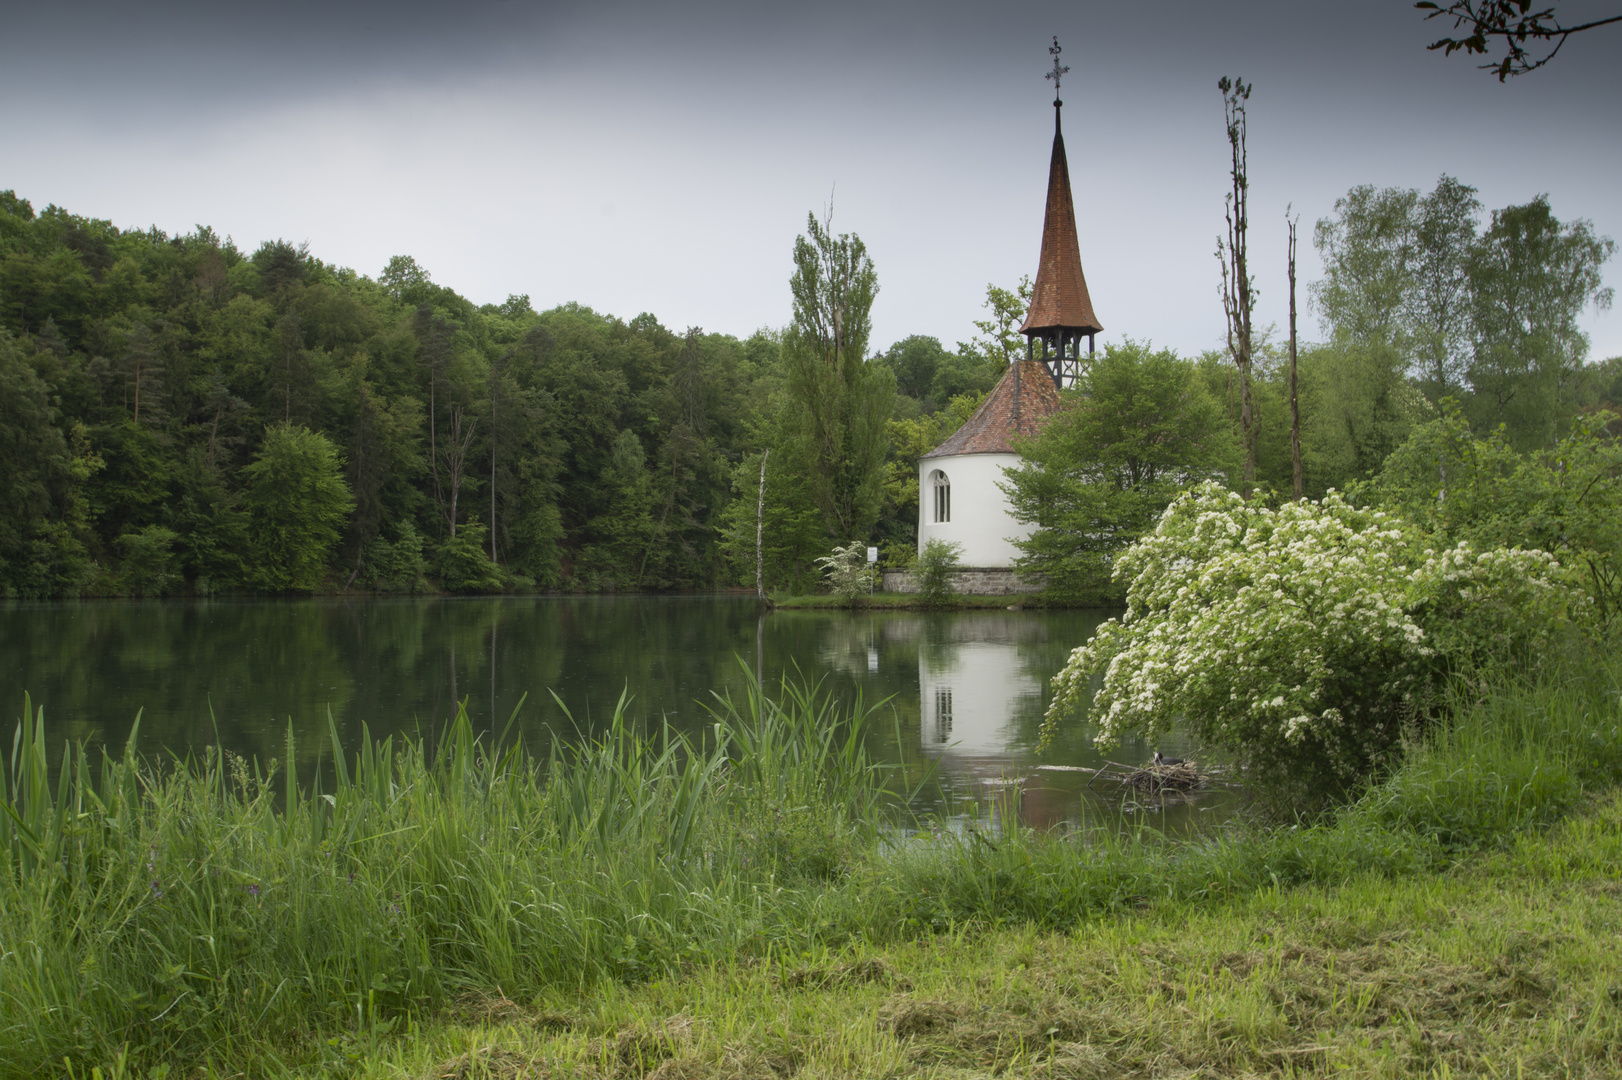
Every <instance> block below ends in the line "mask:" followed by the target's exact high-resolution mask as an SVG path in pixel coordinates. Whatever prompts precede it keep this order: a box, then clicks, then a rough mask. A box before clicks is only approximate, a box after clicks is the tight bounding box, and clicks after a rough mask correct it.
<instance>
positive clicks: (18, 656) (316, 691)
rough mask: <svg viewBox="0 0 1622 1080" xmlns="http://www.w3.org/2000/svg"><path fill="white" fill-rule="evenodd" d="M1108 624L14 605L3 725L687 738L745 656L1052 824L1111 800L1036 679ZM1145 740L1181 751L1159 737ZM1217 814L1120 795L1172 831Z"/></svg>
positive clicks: (452, 609) (991, 617)
mask: <svg viewBox="0 0 1622 1080" xmlns="http://www.w3.org/2000/svg"><path fill="white" fill-rule="evenodd" d="M1110 614H1112V612H1108V611H1096V610H1095V611H973V612H940V613H936V612H928V613H926V612H907V611H887V612H854V613H853V612H835V611H775V612H770V613H765V614H762V613H761V612H760V610H759V608H758V606H757V605H756V603H755V601H754V600H753V598H750V597H736V596H671V597H647V596H637V597H614V596H606V597H605V596H591V597H510V596H509V597H497V598H489V597H478V598H398V599H332V598H321V599H308V600H229V599H227V600H218V599H213V600H193V601H172V600H171V601H80V602H54V603H8V604H4V605H0V694H5V695H7V697H6V699H5V700H6V701H7V702H8V706H7V708H6V709H5V711H4V713H3V714H0V715H4V716H6V717H7V718H8V719H12V718H15V717H17V716H18V715H20V713H21V707H22V695H23V692H24V691H27V692H29V693H30V694H32V695H33V700H34V702H35V704H36V705H43V706H44V708H45V719H46V727H47V734H48V736H49V738H50V739H51V740H52V742H53V745H54V747H55V753H56V754H57V755H60V753H61V747H62V746H63V745H64V744H65V743H66V742H69V741H83V742H85V743H87V744H89V745H97V744H101V745H105V746H107V747H108V748H110V749H117V748H120V747H122V746H123V744H124V742H125V741H126V740H127V738H128V736H129V731H130V727H131V724H132V722H133V721H134V719H135V716H136V713H137V712H138V711H140V712H141V715H142V718H141V730H140V735H139V745H140V747H141V748H142V749H143V750H144V751H145V752H147V753H154V752H157V751H160V750H162V751H169V752H173V753H175V754H181V755H183V754H184V753H185V752H186V751H187V749H188V748H191V747H201V746H205V745H210V744H213V743H215V742H218V743H220V744H221V745H223V746H224V747H226V748H227V749H229V750H232V751H234V752H236V753H238V754H241V755H243V756H244V757H250V758H251V757H255V756H257V757H258V758H259V760H261V761H266V760H268V759H270V758H276V759H278V760H282V759H285V757H286V738H287V731H288V726H289V724H290V723H291V725H292V729H293V732H294V737H295V745H296V747H297V757H298V759H299V761H300V767H301V772H302V773H303V774H304V775H306V776H308V775H309V771H310V769H312V768H313V767H314V762H315V759H316V756H317V754H318V753H324V752H326V750H327V746H328V745H329V740H328V736H327V723H328V721H327V717H328V715H329V713H330V715H331V716H332V718H333V719H334V721H336V723H337V726H338V731H339V733H340V735H341V737H342V738H343V739H344V740H345V743H346V745H349V746H354V745H356V744H357V743H358V742H359V740H360V738H361V732H362V726H363V725H364V726H365V727H366V728H367V729H369V730H370V731H371V733H372V734H373V735H374V736H383V735H388V734H415V733H418V732H421V733H424V734H430V733H432V732H433V731H434V730H436V729H437V728H438V727H439V726H441V725H443V724H444V722H445V720H446V719H447V718H449V717H450V716H452V715H454V713H455V709H456V703H457V702H458V701H466V703H467V709H468V714H469V716H470V717H472V719H473V722H474V724H475V726H477V727H479V728H481V729H484V730H488V731H491V732H492V733H498V732H500V731H501V730H503V729H504V728H505V727H506V725H507V720H508V718H509V717H510V716H511V715H512V714H513V711H514V709H518V710H519V711H518V714H517V720H516V722H515V724H514V730H515V731H516V732H517V733H518V734H519V735H520V736H521V737H523V738H524V739H525V740H526V741H527V742H528V743H529V744H530V745H531V746H533V747H536V748H540V749H544V748H545V746H546V745H547V743H548V742H549V740H550V739H551V738H552V737H553V736H554V735H556V736H558V737H561V738H564V739H568V738H571V737H573V736H574V733H575V732H576V731H591V730H595V729H598V728H600V727H601V726H603V725H604V724H605V723H606V721H607V719H608V717H609V716H610V715H611V714H612V712H613V708H614V704H615V702H616V701H617V700H618V698H619V697H620V695H621V693H626V694H628V695H630V697H631V698H632V704H631V706H630V712H631V715H633V716H636V717H645V718H651V719H654V720H657V718H658V717H660V716H664V717H666V718H668V719H669V720H670V722H671V723H672V724H674V725H675V726H676V727H678V728H680V729H682V730H684V731H688V732H692V733H696V732H698V731H699V730H700V729H701V728H702V727H703V726H704V725H705V724H706V723H707V721H708V716H707V713H706V712H705V710H704V707H703V704H702V703H703V702H705V701H709V700H711V694H712V692H716V693H727V692H731V693H732V694H734V695H735V696H737V697H738V698H740V699H741V697H742V692H743V688H744V686H745V684H746V680H747V678H748V676H747V675H746V673H745V671H744V669H743V667H742V666H740V665H741V663H747V664H749V665H751V666H753V665H755V664H757V663H759V664H761V665H762V666H763V668H764V670H765V673H766V680H767V686H768V690H769V689H770V687H771V685H772V684H773V683H775V682H776V681H777V680H778V679H780V678H781V677H783V676H784V675H785V674H787V675H788V676H790V677H794V676H795V674H796V673H798V674H800V675H802V676H804V677H807V678H810V679H825V680H827V681H828V682H829V684H830V685H831V686H832V687H833V688H834V689H835V690H836V691H837V692H838V693H840V694H841V695H843V696H845V697H847V698H850V697H854V696H855V695H856V694H857V693H860V694H861V695H863V697H864V698H865V699H866V700H868V701H875V700H878V699H883V698H888V699H889V704H888V706H887V709H886V713H885V716H886V721H885V723H884V724H883V725H882V727H881V729H879V730H875V731H874V732H873V733H872V736H871V749H872V751H873V752H874V754H875V755H877V756H879V757H881V758H882V759H884V760H889V761H897V760H907V761H911V762H913V763H915V764H916V763H919V762H933V763H934V765H935V767H936V780H935V782H934V783H932V784H930V785H928V786H927V787H926V788H925V789H924V790H923V791H921V792H920V795H919V809H922V810H927V811H930V812H934V813H941V814H944V815H946V816H948V817H969V816H984V815H987V814H995V813H1001V812H1004V811H1005V810H1006V809H1009V808H1015V807H1017V810H1018V813H1019V815H1020V817H1021V818H1022V819H1023V820H1025V821H1026V822H1028V823H1029V824H1031V825H1035V826H1038V827H1048V826H1052V825H1056V824H1059V823H1061V822H1066V821H1072V820H1074V819H1075V818H1076V817H1077V816H1078V815H1079V814H1081V813H1082V812H1083V809H1084V808H1086V807H1088V806H1092V807H1094V808H1095V809H1096V808H1103V809H1106V810H1111V809H1113V810H1118V809H1120V807H1121V805H1122V799H1121V794H1120V791H1119V789H1118V788H1117V786H1116V785H1114V784H1108V783H1106V782H1104V781H1099V782H1097V783H1096V784H1094V786H1093V788H1088V787H1087V782H1088V780H1089V779H1090V775H1091V774H1089V773H1085V772H1080V771H1069V770H1074V769H1075V768H1076V767H1078V766H1080V767H1088V768H1094V767H1097V766H1099V765H1100V764H1101V763H1102V762H1101V759H1100V757H1099V755H1098V754H1097V752H1096V751H1094V749H1093V748H1092V745H1091V742H1090V741H1089V735H1090V732H1089V731H1087V730H1086V728H1085V727H1084V726H1083V725H1080V724H1076V725H1071V727H1070V728H1069V729H1068V730H1067V732H1066V734H1065V736H1064V737H1063V738H1061V739H1060V740H1059V742H1058V745H1057V746H1056V747H1055V748H1054V749H1053V750H1052V751H1051V752H1050V753H1049V754H1048V755H1047V756H1046V757H1045V758H1043V759H1040V760H1039V759H1037V758H1036V756H1035V754H1034V753H1033V747H1034V744H1035V742H1036V738H1037V734H1038V727H1039V725H1040V723H1041V718H1042V713H1043V710H1044V709H1045V708H1046V707H1047V703H1048V699H1049V696H1050V693H1051V692H1050V689H1049V686H1048V681H1049V679H1050V678H1051V677H1052V676H1053V674H1054V673H1055V672H1057V671H1058V670H1059V668H1060V667H1061V666H1062V665H1063V664H1064V661H1065V659H1066V657H1067V656H1068V655H1069V653H1070V650H1071V649H1072V648H1074V647H1075V646H1076V645H1078V644H1080V643H1082V642H1083V641H1085V640H1086V639H1087V638H1088V637H1089V636H1090V635H1091V634H1092V632H1093V631H1094V629H1095V628H1096V627H1097V626H1098V625H1099V623H1101V622H1102V621H1103V620H1104V619H1106V618H1108V617H1109V615H1110ZM553 694H555V695H556V697H557V699H558V700H561V702H562V704H563V706H564V707H566V708H567V710H568V713H567V714H566V713H565V711H564V708H561V707H560V706H559V704H558V700H554V698H553ZM526 695H527V698H526ZM520 701H522V702H523V705H522V708H519V704H520ZM571 717H572V719H571ZM11 726H12V725H11V724H9V723H8V724H7V725H6V727H7V729H8V730H9V729H10V727H11ZM1155 749H1156V748H1155V747H1152V746H1147V745H1144V744H1142V743H1134V742H1128V743H1125V744H1123V745H1122V746H1121V747H1119V748H1117V749H1116V750H1113V751H1111V753H1110V755H1109V756H1110V758H1111V759H1112V760H1114V761H1118V762H1123V763H1126V764H1138V763H1141V762H1144V761H1147V760H1148V759H1149V757H1150V756H1151V755H1152V754H1153V752H1154V750H1155ZM1160 749H1163V750H1165V751H1167V752H1168V753H1173V754H1183V753H1187V752H1189V749H1190V748H1189V747H1188V746H1187V745H1186V744H1183V743H1180V742H1177V741H1175V740H1168V741H1167V742H1166V743H1163V744H1162V745H1161V747H1160ZM1054 766H1060V767H1061V768H1057V769H1056V768H1054ZM1098 789H1108V790H1106V791H1103V792H1102V793H1101V791H1100V790H1098ZM1224 804H1225V800H1221V799H1217V800H1209V799H1207V800H1201V801H1200V802H1199V803H1195V804H1174V805H1168V806H1160V805H1151V806H1139V805H1137V804H1135V803H1132V802H1131V801H1130V800H1129V801H1128V802H1127V804H1126V805H1127V808H1128V810H1130V811H1133V812H1135V813H1136V814H1137V816H1138V818H1141V819H1152V820H1153V821H1154V822H1155V823H1156V827H1158V828H1166V829H1170V830H1173V831H1183V830H1185V829H1188V828H1193V827H1197V826H1198V825H1200V824H1202V823H1203V822H1204V820H1205V817H1204V816H1205V815H1207V814H1209V813H1210V812H1211V811H1219V810H1222V809H1223V807H1224Z"/></svg>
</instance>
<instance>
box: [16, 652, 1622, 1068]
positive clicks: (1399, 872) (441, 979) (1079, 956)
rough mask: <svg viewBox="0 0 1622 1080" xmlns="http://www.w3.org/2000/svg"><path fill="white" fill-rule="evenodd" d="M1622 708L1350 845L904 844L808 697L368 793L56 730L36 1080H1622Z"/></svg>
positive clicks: (1538, 744) (439, 762) (354, 783)
mask: <svg viewBox="0 0 1622 1080" xmlns="http://www.w3.org/2000/svg"><path fill="white" fill-rule="evenodd" d="M1619 688H1622V660H1618V659H1616V658H1613V657H1609V656H1605V655H1603V654H1596V655H1594V656H1590V657H1587V658H1586V659H1584V660H1583V661H1582V662H1577V663H1572V664H1568V665H1566V666H1565V667H1564V668H1562V669H1560V670H1558V671H1555V672H1553V673H1551V674H1550V675H1548V676H1547V677H1545V678H1543V679H1541V680H1540V681H1539V682H1537V683H1536V684H1524V683H1516V682H1513V681H1510V680H1507V679H1506V680H1505V681H1503V682H1502V683H1500V684H1499V685H1496V686H1492V687H1486V688H1481V687H1477V688H1475V689H1474V690H1471V691H1469V692H1468V696H1467V697H1462V698H1461V699H1460V701H1459V702H1458V704H1457V709H1456V715H1457V722H1456V723H1455V724H1454V725H1453V726H1452V727H1451V728H1450V729H1449V730H1448V731H1446V732H1444V733H1442V734H1441V735H1439V736H1438V737H1437V738H1435V739H1434V740H1432V741H1431V742H1430V743H1429V744H1427V745H1425V746H1419V747H1414V748H1412V749H1411V751H1410V754H1409V756H1408V758H1407V760H1406V761H1405V762H1404V764H1403V765H1402V767H1401V768H1400V769H1398V770H1397V771H1396V773H1395V774H1394V775H1392V776H1391V777H1389V778H1387V779H1386V780H1385V781H1384V782H1382V783H1380V784H1378V785H1376V786H1374V787H1372V788H1371V789H1370V790H1369V792H1368V793H1367V794H1366V795H1365V796H1364V798H1362V799H1361V800H1359V801H1358V802H1356V803H1354V804H1352V805H1350V806H1348V807H1345V808H1343V809H1342V810H1341V811H1340V812H1339V813H1338V814H1337V815H1335V816H1334V817H1333V818H1332V819H1329V820H1326V821H1322V822H1320V823H1317V824H1315V825H1311V826H1308V825H1306V824H1302V825H1299V826H1297V827H1293V828H1291V827H1285V828H1276V829H1270V830H1261V829H1257V830H1250V831H1234V832H1230V833H1223V834H1219V835H1216V836H1212V837H1207V838H1204V839H1201V840H1197V841H1192V842H1170V841H1161V842H1144V841H1136V840H1134V839H1133V838H1131V837H1121V836H1119V835H1117V834H1115V833H1112V832H1111V831H1109V830H1103V829H1099V830H1089V829H1086V828H1082V829H1078V830H1075V831H1072V832H1070V833H1067V834H1063V835H1051V836H1037V835H1032V834H1030V833H1028V832H1020V831H1018V830H1013V831H1008V832H1005V833H1002V834H999V835H987V834H985V833H982V832H977V831H973V830H970V831H966V832H961V833H958V832H950V831H948V832H942V833H940V834H939V835H934V834H932V833H930V832H928V831H926V832H925V833H924V834H922V835H920V836H918V837H916V838H914V839H912V840H910V841H907V842H905V843H900V844H897V843H896V842H894V840H887V839H886V833H885V831H884V828H883V826H884V823H885V821H886V816H887V814H889V813H890V812H891V807H892V806H893V799H894V795H893V793H892V792H891V791H890V790H889V789H888V788H886V786H885V784H884V780H885V774H884V773H883V771H882V770H880V769H879V768H878V767H876V766H875V765H874V764H873V763H872V762H870V761H869V760H868V759H867V758H866V757H865V755H864V754H863V752H862V750H861V747H862V740H861V731H862V729H863V727H864V726H865V725H868V724H871V723H873V722H874V719H875V717H874V714H873V712H872V710H867V709H861V708H858V710H857V711H856V713H855V714H854V715H843V714H840V713H838V712H836V711H835V709H834V706H833V705H832V704H831V702H830V699H829V698H828V697H827V696H826V695H823V694H819V693H817V692H815V691H813V690H806V689H803V688H795V687H793V686H785V687H784V688H782V690H781V692H780V693H779V694H778V695H777V696H776V697H774V698H770V699H768V698H767V697H765V696H763V695H760V694H750V695H748V696H747V697H746V699H745V700H744V701H743V702H740V703H738V704H736V705H734V704H732V703H730V702H718V703H717V706H716V728H715V731H714V734H713V737H712V738H711V739H710V740H709V742H708V743H707V744H706V745H704V746H696V745H692V744H688V743H685V742H683V741H682V740H680V739H679V738H678V737H676V736H674V735H673V734H672V733H670V732H668V731H655V732H653V733H652V734H651V737H638V733H637V732H636V731H635V730H634V729H633V727H632V726H631V725H630V723H629V722H628V721H627V720H626V719H625V718H624V717H623V709H622V710H621V711H620V714H619V715H617V716H616V719H615V725H614V728H613V730H612V731H611V732H610V733H609V734H608V735H607V736H605V737H604V738H602V739H600V740H598V741H596V742H592V743H589V744H587V745H585V746H584V747H582V748H581V749H579V750H578V751H575V752H573V753H565V752H564V751H562V750H561V749H555V750H554V751H553V753H552V754H551V755H550V757H549V758H548V759H545V760H532V759H530V758H528V757H527V755H526V754H525V753H524V751H523V750H522V749H521V748H517V747H514V748H509V749H505V750H502V751H500V752H497V751H496V750H495V748H493V747H490V746H487V745H485V744H483V743H481V742H479V741H478V740H477V739H475V738H474V737H473V736H472V733H471V730H470V728H469V727H468V725H467V724H466V723H465V722H464V721H459V722H458V724H457V725H455V726H454V727H453V729H452V731H451V732H450V733H449V734H448V735H447V736H446V737H445V738H444V739H443V740H442V741H441V742H440V743H439V744H437V745H435V746H432V747H430V746H426V745H424V744H421V743H406V744H393V743H390V742H387V741H385V742H382V743H376V744H373V743H370V742H368V743H367V744H366V745H365V746H364V747H362V748H361V750H360V753H359V754H358V755H355V756H353V757H349V758H344V757H343V755H342V753H341V750H340V748H338V747H337V746H336V740H335V739H334V751H335V756H337V757H338V758H339V759H340V760H343V762H344V763H343V764H342V766H341V767H339V768H338V769H337V770H336V773H337V781H336V784H335V787H334V790H333V791H331V792H325V791H322V790H321V789H320V788H319V787H317V786H315V785H311V786H310V787H309V788H308V789H301V788H300V787H299V786H298V785H296V784H294V783H292V782H291V778H289V777H287V776H285V774H281V775H273V773H274V770H271V769H267V770H265V771H264V772H263V773H261V771H260V770H259V769H258V768H257V767H256V766H254V765H252V764H251V763H243V762H238V761H232V760H230V759H222V758H220V757H219V756H218V755H214V754H210V755H205V756H203V757H202V758H201V759H200V760H199V761H197V762H194V763H192V764H190V765H187V766H185V767H181V766H180V765H178V764H177V765H174V766H171V767H169V768H166V769H161V770H160V769H155V768H153V767H151V766H149V765H143V764H141V763H140V762H139V761H138V760H137V759H135V758H134V757H133V756H132V755H127V756H126V757H125V758H124V759H122V760H121V761H113V762H108V763H106V764H104V765H103V766H102V768H101V771H100V774H99V775H97V776H92V775H91V770H90V769H89V767H88V765H87V763H86V760H87V759H86V758H85V756H84V755H83V754H70V755H68V756H67V758H66V759H65V760H66V761H67V764H66V765H65V766H64V769H63V772H62V774H61V775H60V776H59V777H58V778H57V780H56V783H55V785H54V787H53V785H52V784H50V783H47V778H46V777H45V775H44V765H43V762H44V753H43V744H42V737H43V736H42V733H43V727H42V724H41V722H40V720H39V718H38V717H37V716H36V717H34V723H33V724H32V725H24V726H23V727H22V728H20V729H19V734H18V737H17V740H16V742H15V744H14V747H13V753H12V756H11V759H10V763H9V768H8V773H7V776H8V783H9V785H10V791H9V793H8V801H7V803H6V806H7V807H8V808H9V811H8V816H7V817H6V818H5V819H4V821H5V823H4V824H3V825H0V841H3V842H4V847H5V850H6V851H7V852H8V855H7V856H6V858H7V860H8V861H7V862H6V864H5V866H4V871H5V872H4V874H3V875H0V1049H3V1051H4V1052H3V1053H0V1075H3V1076H24V1075H36V1074H39V1073H40V1072H41V1071H45V1072H51V1071H55V1070H57V1069H58V1067H59V1066H60V1064H61V1063H62V1062H63V1061H64V1060H67V1061H70V1062H72V1063H73V1064H74V1068H75V1069H76V1070H77V1071H76V1075H85V1074H86V1069H87V1066H88V1065H90V1064H95V1065H98V1066H99V1067H100V1068H101V1069H102V1071H103V1075H104V1076H111V1075H115V1074H118V1075H128V1076H136V1075H142V1076H144V1075H148V1073H149V1072H150V1071H151V1070H152V1069H155V1068H156V1069H160V1070H161V1069H163V1068H165V1067H169V1066H176V1067H182V1066H183V1067H189V1068H201V1069H203V1070H205V1071H207V1072H210V1073H220V1074H222V1075H223V1074H236V1073H248V1074H258V1073H266V1074H277V1073H289V1074H298V1075H310V1076H315V1075H318V1074H320V1075H330V1074H333V1073H338V1074H353V1075H376V1076H395V1075H414V1076H453V1077H463V1076H467V1077H472V1076H513V1077H516V1076H524V1075H539V1076H546V1075H559V1076H566V1075H584V1076H625V1077H630V1076H643V1075H659V1076H662V1077H665V1078H667V1080H668V1078H671V1077H681V1076H690V1077H711V1076H713V1077H725V1076H732V1077H748V1076H762V1077H764V1076H768V1075H788V1074H791V1073H792V1074H796V1075H807V1076H817V1075H937V1076H954V1075H962V1076H968V1075H981V1074H991V1073H999V1074H1000V1073H1003V1072H1010V1071H1011V1072H1013V1073H1015V1074H1031V1075H1055V1076H1058V1075H1066V1076H1113V1075H1156V1074H1175V1073H1177V1072H1178V1070H1182V1071H1183V1072H1185V1073H1188V1072H1200V1073H1203V1074H1207V1075H1247V1074H1276V1075H1289V1074H1292V1073H1295V1072H1312V1071H1325V1070H1328V1069H1331V1068H1333V1069H1336V1070H1341V1071H1346V1072H1348V1073H1350V1074H1352V1075H1367V1076H1382V1075H1391V1076H1395V1075H1416V1074H1432V1075H1438V1076H1441V1075H1467V1074H1468V1075H1478V1074H1479V1075H1506V1076H1507V1075H1511V1074H1512V1070H1513V1069H1514V1068H1515V1067H1517V1066H1516V1061H1517V1059H1519V1061H1520V1065H1521V1067H1524V1070H1525V1074H1526V1075H1558V1074H1567V1075H1617V1074H1622V1056H1619V1047H1622V1034H1619V1032H1622V1028H1619V1023H1622V985H1619V984H1622V980H1619V979H1618V977H1617V976H1616V975H1615V972H1616V971H1617V970H1622V968H1619V966H1618V963H1617V962H1618V961H1619V960H1622V956H1619V955H1618V953H1619V951H1622V937H1619V933H1622V914H1619V909H1618V906H1617V903H1616V901H1617V899H1618V896H1619V894H1618V891H1617V888H1616V886H1615V884H1614V883H1615V882H1616V881H1617V880H1618V879H1619V878H1622V805H1619V803H1618V802H1617V801H1616V799H1615V798H1614V797H1613V796H1611V795H1606V794H1604V793H1606V792H1610V791H1612V790H1613V789H1614V788H1615V786H1616V784H1617V781H1618V780H1619V779H1622V719H1619V709H1618V690H1619ZM1460 693H1461V694H1465V693H1466V691H1465V690H1462V689H1461V691H1460ZM889 835H891V836H893V835H894V834H889ZM121 1055H122V1056H121Z"/></svg>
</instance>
